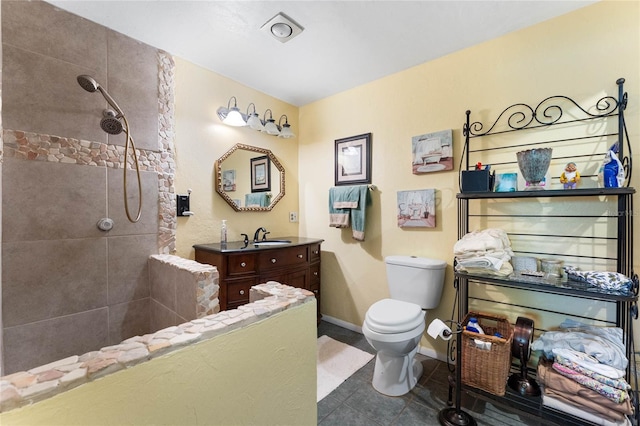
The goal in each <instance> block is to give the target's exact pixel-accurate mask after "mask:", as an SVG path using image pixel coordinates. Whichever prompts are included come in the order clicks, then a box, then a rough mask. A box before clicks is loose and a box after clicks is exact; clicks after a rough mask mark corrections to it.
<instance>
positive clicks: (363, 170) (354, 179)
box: [335, 133, 371, 186]
mask: <svg viewBox="0 0 640 426" xmlns="http://www.w3.org/2000/svg"><path fill="white" fill-rule="evenodd" d="M335 149H336V152H335V178H336V179H335V184H336V186H338V185H353V184H360V183H371V133H365V134H362V135H358V136H351V137H350V138H344V139H337V140H336V146H335Z"/></svg>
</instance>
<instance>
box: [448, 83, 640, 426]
mask: <svg viewBox="0 0 640 426" xmlns="http://www.w3.org/2000/svg"><path fill="white" fill-rule="evenodd" d="M616 84H617V86H618V97H617V98H614V97H611V96H605V97H603V98H601V99H599V100H598V101H597V102H596V103H595V106H592V107H591V108H589V109H584V108H583V107H582V106H580V105H579V104H578V103H577V102H575V101H574V100H573V99H571V98H569V97H566V96H552V97H548V98H546V99H544V100H543V101H542V102H540V103H539V104H538V105H537V106H535V107H531V106H529V105H526V104H522V103H519V104H514V105H511V106H510V107H508V108H506V109H504V110H503V111H502V112H501V113H500V114H499V115H498V118H497V119H496V121H495V122H493V123H492V124H491V125H490V126H488V130H486V131H484V130H483V129H484V125H483V124H482V123H480V122H471V121H470V116H471V112H470V111H467V112H466V123H465V124H464V129H463V133H464V136H465V147H464V152H463V158H466V169H467V170H470V165H471V164H476V161H478V162H482V163H483V164H491V165H492V167H494V166H497V167H498V168H500V167H503V168H505V167H507V166H509V164H508V160H505V158H508V156H509V154H510V153H514V152H515V151H516V150H522V149H532V148H538V147H554V157H553V159H552V162H553V161H555V162H556V163H558V162H563V161H567V159H569V158H571V159H574V158H577V159H578V160H576V161H581V162H582V163H583V164H588V163H593V162H594V161H601V159H602V158H603V157H604V154H605V152H606V150H605V152H603V151H599V152H598V151H596V150H594V149H593V148H592V147H593V146H598V144H599V146H609V145H610V143H612V142H615V141H619V144H618V145H619V156H620V159H621V161H622V164H623V166H624V169H625V176H626V185H627V186H624V187H621V188H598V187H591V188H589V187H583V188H579V189H572V190H565V189H546V190H543V191H517V192H471V193H470V192H467V193H465V192H461V193H459V194H457V201H458V238H462V237H463V236H464V235H466V234H467V233H469V232H470V220H473V221H474V222H475V223H480V224H486V223H491V221H493V220H499V221H503V222H504V221H507V222H508V221H510V220H516V221H517V223H518V224H520V223H523V224H524V223H527V221H529V222H530V223H532V224H535V223H536V222H538V223H539V222H542V221H544V222H545V223H546V222H550V221H553V220H565V221H566V220H567V217H568V216H567V214H566V213H557V214H556V215H554V214H549V212H547V211H545V208H547V209H548V208H551V207H549V206H552V205H553V203H563V202H564V203H566V202H571V203H588V205H591V206H593V205H595V206H597V207H600V208H592V209H584V210H585V211H586V213H585V211H581V212H576V216H575V217H576V218H578V219H580V218H584V219H585V220H584V222H587V223H588V224H595V223H597V224H598V227H599V228H604V229H605V230H606V232H604V233H603V235H599V234H598V231H593V232H586V231H585V226H582V227H581V228H580V229H579V230H577V232H581V234H579V235H576V236H574V235H573V234H572V233H571V230H570V229H569V230H565V229H563V230H562V231H563V232H557V231H555V232H554V231H550V232H547V231H546V230H545V231H544V232H543V231H542V230H541V227H535V226H534V225H531V227H530V228H527V226H526V225H523V228H525V229H522V230H520V229H518V230H512V231H511V232H508V234H509V236H510V238H511V237H513V238H515V239H516V240H517V239H518V238H520V239H524V240H526V239H535V241H537V242H538V243H539V245H541V246H545V243H544V242H545V241H548V242H549V246H552V245H553V244H552V243H553V242H554V241H556V242H557V241H558V240H559V239H567V240H571V239H573V238H575V239H581V240H580V242H579V243H578V242H577V241H574V243H573V244H571V246H575V248H576V250H575V252H571V251H570V250H567V252H563V253H560V255H561V256H562V257H563V258H565V259H576V260H579V261H580V262H589V261H594V262H610V263H611V264H612V265H613V263H615V268H616V271H617V272H620V273H622V274H625V275H627V276H628V277H631V278H632V281H633V282H634V286H633V288H632V290H631V291H630V292H615V291H607V290H603V289H599V288H595V287H590V286H588V285H586V284H585V283H583V282H578V281H572V280H567V279H566V278H565V279H564V280H552V281H549V280H544V279H536V278H532V279H528V278H527V279H523V278H522V277H520V276H517V275H512V276H509V277H505V278H499V277H496V276H485V275H470V274H467V273H463V272H456V273H455V285H456V286H457V290H458V300H457V303H458V321H462V320H463V318H464V316H465V315H466V313H467V312H468V310H469V299H470V298H472V297H471V296H470V294H469V290H470V284H472V285H473V286H476V287H477V286H485V285H490V286H495V287H497V288H511V289H517V290H521V291H526V292H538V293H545V294H550V295H562V296H567V297H570V298H580V299H588V300H590V301H594V302H595V303H600V302H602V303H605V304H611V305H609V306H614V307H615V308H614V309H615V320H614V321H612V324H611V325H615V326H617V327H620V328H622V330H623V332H624V343H625V345H626V354H627V358H628V359H629V367H628V369H627V381H628V382H629V383H631V384H636V389H635V390H636V392H635V393H636V397H635V402H634V405H635V412H636V415H635V418H634V419H632V420H633V423H634V424H638V416H639V414H640V413H638V411H639V410H638V401H637V373H636V371H635V364H634V351H635V348H634V342H633V328H632V325H633V320H634V319H637V317H638V308H637V301H638V277H637V276H636V274H635V273H634V271H633V220H632V219H633V194H634V193H635V189H634V188H631V187H629V186H628V184H629V178H630V176H631V171H632V164H631V146H630V143H629V140H628V135H627V132H626V127H625V122H624V110H625V108H626V105H627V94H626V93H625V92H624V89H623V84H624V79H619V80H618V81H617V82H616ZM566 105H569V106H570V109H571V111H568V110H567V108H566V107H565V106H566ZM612 121H613V122H614V124H611V122H612ZM500 123H503V126H502V127H500ZM594 123H596V124H594ZM583 125H585V126H592V127H599V128H602V129H604V130H603V131H601V132H599V133H598V134H594V132H586V133H587V134H586V135H584V134H579V132H580V131H579V129H580V128H581V126H583ZM555 126H558V127H559V128H562V130H561V131H560V132H559V133H558V134H559V136H557V137H553V136H551V137H550V136H549V135H550V134H551V135H552V134H553V132H550V131H549V129H550V128H551V127H555ZM612 126H615V129H614V131H609V130H608V129H610V128H611V127H612ZM567 129H569V130H567ZM542 130H544V136H539V135H538V134H539V132H540V131H542ZM521 132H526V133H528V138H527V139H523V138H520V136H519V135H520V133H521ZM569 132H574V133H575V136H571V135H568V133H569ZM488 136H491V138H487V137H488ZM512 136H516V137H512ZM509 137H511V138H512V139H511V140H513V143H510V142H505V141H508V140H509ZM476 138H484V140H485V141H486V140H487V139H489V140H490V142H486V143H484V144H482V143H478V144H475V142H476V141H474V139H476ZM492 139H499V140H500V142H499V143H494V142H493V141H491V140H492ZM576 144H589V145H588V146H589V148H588V149H587V151H588V152H587V153H586V154H582V153H581V152H580V150H579V149H577V148H576V147H577V146H579V145H576ZM572 147H573V149H572ZM556 148H558V149H556ZM556 151H557V152H558V153H557V154H556ZM504 153H506V154H504ZM492 159H496V160H495V161H493V160H492ZM512 162H514V161H512ZM511 166H513V165H511ZM461 169H462V167H461ZM596 177H597V175H596V174H595V173H593V174H591V175H586V176H583V178H586V179H591V183H592V186H596V185H593V183H594V182H595V180H596ZM512 202H515V203H517V202H533V203H538V204H535V205H534V207H535V208H532V209H531V210H533V211H528V212H527V214H522V215H513V217H510V214H512V213H511V212H510V211H507V213H503V212H502V211H500V213H499V214H496V213H495V212H493V211H492V206H491V203H512ZM589 203H590V204H589ZM594 203H595V204H594ZM602 203H608V204H607V205H608V206H613V205H615V206H616V207H615V208H607V207H602V206H599V204H602ZM475 204H479V206H477V205H475ZM470 209H471V210H470ZM503 210H509V209H507V208H505V209H503ZM588 210H593V211H596V213H595V214H593V215H589V213H588ZM603 212H604V213H603ZM516 216H517V217H516ZM587 218H588V219H587ZM575 222H576V223H580V221H579V220H577V221H575ZM563 223H564V222H563ZM594 227H595V225H594ZM612 227H615V228H616V232H615V233H613V232H611V231H610V229H612ZM529 229H532V231H529ZM584 235H588V236H584ZM614 235H615V236H614ZM584 240H587V241H589V242H591V243H592V244H595V245H600V246H604V247H607V249H606V251H607V255H606V256H601V255H598V254H596V253H595V250H594V252H593V253H592V252H588V253H587V254H585V253H583V252H582V251H581V250H584ZM524 245H525V244H522V246H524ZM608 247H611V249H610V250H609V249H608ZM528 250H530V248H529V247H527V248H526V249H525V248H523V247H520V250H518V249H517V248H516V247H514V251H516V252H518V251H520V252H522V253H525V254H529V255H530V254H534V255H535V253H536V251H535V249H533V251H528ZM613 251H615V252H613ZM609 252H611V253H609ZM538 253H541V254H542V253H543V254H545V255H548V254H549V253H544V252H543V251H540V252H538ZM516 277H517V278H516ZM485 302H486V301H485ZM520 307H522V306H520ZM539 310H540V311H544V312H547V313H554V314H558V315H562V314H563V312H559V311H552V310H548V309H547V308H546V307H543V308H542V309H539ZM512 367H513V368H512V369H513V371H516V367H515V366H512ZM517 368H519V367H517ZM531 373H532V375H534V376H535V371H532V372H531ZM463 389H465V390H466V391H468V392H470V393H473V394H474V395H476V396H478V397H481V398H484V399H487V400H491V401H493V402H494V403H497V404H499V405H500V404H503V405H508V406H509V407H512V408H514V407H515V408H517V409H518V410H519V411H521V412H523V413H528V414H533V415H536V416H539V417H541V418H543V419H548V420H550V421H553V422H556V423H559V424H571V425H574V424H575V425H584V424H590V423H588V422H585V421H584V420H581V419H579V418H576V417H573V416H571V415H568V414H566V413H563V412H559V411H556V410H552V409H549V408H547V407H544V406H543V405H542V400H541V397H523V396H521V395H519V394H517V393H515V392H513V391H511V390H510V389H508V388H507V393H506V394H505V396H504V397H498V396H495V395H492V394H489V393H486V392H484V391H482V390H479V389H475V388H471V387H469V386H463Z"/></svg>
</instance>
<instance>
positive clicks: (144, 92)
mask: <svg viewBox="0 0 640 426" xmlns="http://www.w3.org/2000/svg"><path fill="white" fill-rule="evenodd" d="M1 7H2V10H1V17H2V125H3V150H2V151H3V154H4V158H3V164H2V169H1V170H2V193H1V194H2V212H1V213H2V252H1V253H2V281H1V284H2V293H1V295H2V296H1V297H2V332H3V336H2V337H3V357H2V364H3V367H4V369H3V371H2V374H10V373H12V372H15V371H20V370H24V369H28V368H31V367H34V366H37V365H41V364H45V363H47V362H51V361H55V360H58V359H61V358H64V357H66V356H69V355H73V354H81V353H85V352H88V351H91V350H97V349H99V348H101V347H104V346H108V345H111V344H116V343H119V342H121V341H122V340H123V339H126V338H128V337H131V336H133V335H139V334H145V333H149V332H150V331H152V329H153V328H154V326H152V324H155V325H156V326H163V325H172V324H176V323H178V322H180V321H179V319H177V318H173V317H169V315H170V314H169V310H168V309H166V307H165V306H162V305H161V304H159V303H158V302H157V301H155V300H154V298H153V294H152V290H150V286H149V272H148V266H147V259H148V257H149V255H151V254H156V253H170V252H171V251H172V250H173V248H174V247H173V246H174V243H175V215H174V213H173V212H174V211H175V209H174V206H175V199H174V197H175V195H174V193H173V172H174V161H173V129H172V126H173V82H172V78H173V61H172V59H171V57H170V56H168V55H167V54H165V53H164V52H161V51H158V50H157V49H155V48H152V47H151V46H148V45H145V44H143V43H140V42H138V41H136V40H133V39H131V38H128V37H126V36H124V35H122V34H119V33H116V32H114V31H111V30H109V29H107V28H105V27H103V26H100V25H97V24H95V23H93V22H90V21H88V20H86V19H84V18H80V17H78V16H75V15H72V14H70V13H68V12H66V11H62V10H59V9H56V8H55V7H53V6H52V5H50V4H48V3H44V2H41V1H33V2H23V1H2V3H1ZM80 74H88V75H92V76H94V77H95V78H96V80H98V81H100V82H101V84H103V85H104V86H105V88H107V89H108V90H109V92H110V93H111V94H112V95H113V96H114V98H116V99H117V100H118V103H119V105H120V106H121V107H122V109H123V110H124V111H125V112H126V114H127V117H128V118H129V123H130V124H131V133H132V136H133V138H134V139H135V143H136V146H137V148H138V150H137V152H138V157H139V165H140V167H141V170H142V172H141V178H142V179H141V180H142V193H143V205H142V209H143V210H142V217H141V219H140V221H139V222H137V223H135V224H134V223H130V222H129V221H128V220H127V218H126V215H125V213H124V201H123V187H122V185H123V167H124V166H125V164H127V162H126V161H125V159H124V143H125V137H124V133H123V134H120V135H116V136H113V135H107V134H106V133H104V132H103V131H102V130H101V129H100V126H99V122H100V119H101V117H102V111H103V110H104V109H105V108H107V103H106V102H105V100H104V99H103V98H102V97H101V96H97V95H93V94H89V93H87V92H85V91H84V90H83V89H82V88H81V87H80V86H79V85H78V83H77V82H76V76H77V75H80ZM130 167H131V161H129V162H128V164H127V168H130ZM128 173H129V174H128V176H127V183H128V194H129V197H130V198H129V204H130V205H132V206H137V195H138V191H137V187H136V185H137V181H136V177H135V173H134V171H132V170H129V171H128ZM105 217H109V218H111V219H113V220H114V222H115V226H114V227H113V229H112V230H111V231H108V232H104V231H100V230H99V229H98V227H97V226H96V224H97V222H98V221H99V220H100V219H101V218H105Z"/></svg>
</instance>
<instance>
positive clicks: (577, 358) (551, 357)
mask: <svg viewBox="0 0 640 426" xmlns="http://www.w3.org/2000/svg"><path fill="white" fill-rule="evenodd" d="M531 349H532V350H534V351H535V350H540V351H543V353H544V357H541V358H540V362H539V363H538V382H539V384H540V386H541V387H542V389H543V395H542V402H543V404H544V405H546V406H548V407H551V408H554V409H556V410H560V411H565V412H568V413H569V414H572V415H574V416H576V417H580V418H583V419H585V420H588V421H590V422H592V423H595V424H597V425H603V426H610V425H611V426H614V425H615V426H618V425H630V424H631V423H630V421H629V419H628V418H627V415H630V414H633V406H632V404H631V401H630V397H629V390H630V388H631V387H630V386H629V383H628V382H627V381H626V380H625V371H626V368H627V364H628V359H627V357H626V355H625V348H624V343H623V342H622V330H621V329H620V328H617V327H597V326H590V325H586V324H582V323H579V322H576V321H571V320H567V321H565V322H563V323H562V324H561V325H560V331H549V332H545V333H543V334H542V335H541V336H540V337H539V338H538V339H537V340H535V341H534V342H533V344H532V346H531Z"/></svg>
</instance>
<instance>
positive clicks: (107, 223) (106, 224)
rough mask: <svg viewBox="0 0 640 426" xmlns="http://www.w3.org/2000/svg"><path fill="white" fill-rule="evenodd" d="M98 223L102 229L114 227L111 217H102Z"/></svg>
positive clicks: (108, 229) (107, 229)
mask: <svg viewBox="0 0 640 426" xmlns="http://www.w3.org/2000/svg"><path fill="white" fill-rule="evenodd" d="M97 225H98V229H99V230H101V231H105V232H107V231H111V230H112V229H113V219H110V218H108V217H103V218H102V219H100V220H99V221H98V223H97Z"/></svg>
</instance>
